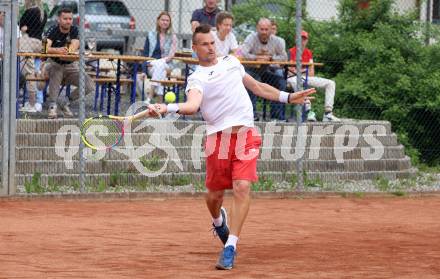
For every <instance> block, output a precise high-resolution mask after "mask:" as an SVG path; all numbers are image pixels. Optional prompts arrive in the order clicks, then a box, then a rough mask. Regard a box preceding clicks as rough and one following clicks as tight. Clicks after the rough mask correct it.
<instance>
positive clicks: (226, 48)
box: [211, 31, 238, 56]
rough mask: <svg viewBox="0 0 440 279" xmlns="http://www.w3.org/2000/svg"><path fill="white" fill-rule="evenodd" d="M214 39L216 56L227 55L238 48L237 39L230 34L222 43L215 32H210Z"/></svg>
mask: <svg viewBox="0 0 440 279" xmlns="http://www.w3.org/2000/svg"><path fill="white" fill-rule="evenodd" d="M211 33H212V35H213V36H214V39H215V48H216V49H217V56H225V55H228V54H229V53H230V52H231V50H233V49H237V48H238V43H237V39H236V38H235V35H234V34H233V33H232V32H229V34H228V35H226V37H225V40H224V41H222V40H220V38H219V37H218V34H217V31H211Z"/></svg>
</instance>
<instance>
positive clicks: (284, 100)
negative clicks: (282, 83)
mask: <svg viewBox="0 0 440 279" xmlns="http://www.w3.org/2000/svg"><path fill="white" fill-rule="evenodd" d="M289 95H290V93H287V92H284V91H280V97H279V98H278V100H279V101H280V102H281V103H285V104H287V103H288V102H289Z"/></svg>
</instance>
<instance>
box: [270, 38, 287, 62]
mask: <svg viewBox="0 0 440 279" xmlns="http://www.w3.org/2000/svg"><path fill="white" fill-rule="evenodd" d="M272 60H274V61H286V60H287V52H286V43H285V42H284V43H283V40H282V39H281V38H277V40H276V41H275V54H274V55H273V56H272Z"/></svg>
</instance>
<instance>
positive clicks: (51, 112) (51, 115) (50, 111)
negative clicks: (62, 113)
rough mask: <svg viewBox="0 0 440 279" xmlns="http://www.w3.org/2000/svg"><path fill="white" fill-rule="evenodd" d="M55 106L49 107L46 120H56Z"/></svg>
mask: <svg viewBox="0 0 440 279" xmlns="http://www.w3.org/2000/svg"><path fill="white" fill-rule="evenodd" d="M57 117H58V115H57V105H50V106H49V109H48V111H47V118H49V119H55V118H57Z"/></svg>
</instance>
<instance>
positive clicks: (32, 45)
mask: <svg viewBox="0 0 440 279" xmlns="http://www.w3.org/2000/svg"><path fill="white" fill-rule="evenodd" d="M24 7H25V11H24V13H23V16H22V17H21V18H20V31H21V32H22V34H23V35H22V37H21V38H20V43H19V50H20V51H21V52H40V51H41V35H42V34H43V29H44V25H45V24H46V21H47V13H46V11H44V9H43V5H42V3H41V0H25V2H24ZM21 68H22V74H23V76H24V77H25V78H27V77H33V76H35V64H34V59H33V58H23V60H22V62H21ZM27 89H28V92H29V101H28V102H26V103H25V104H24V107H23V108H21V111H26V112H40V111H41V109H42V104H40V103H37V102H36V95H37V86H36V82H35V81H31V82H28V87H27Z"/></svg>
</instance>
